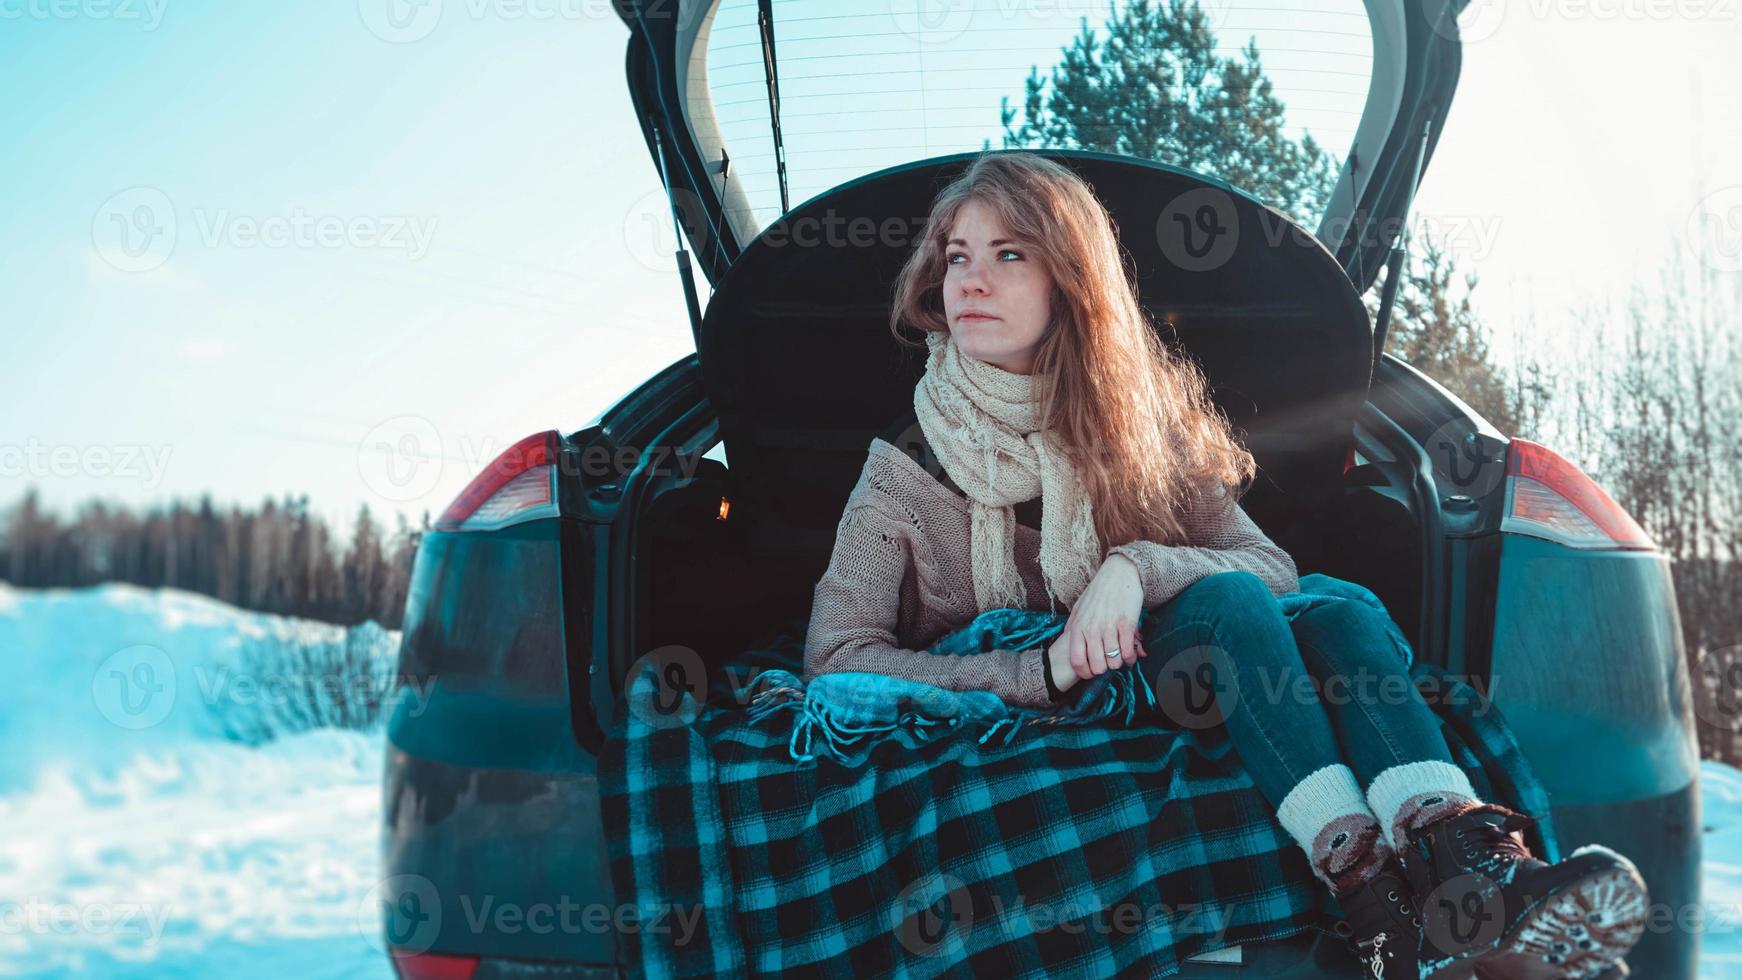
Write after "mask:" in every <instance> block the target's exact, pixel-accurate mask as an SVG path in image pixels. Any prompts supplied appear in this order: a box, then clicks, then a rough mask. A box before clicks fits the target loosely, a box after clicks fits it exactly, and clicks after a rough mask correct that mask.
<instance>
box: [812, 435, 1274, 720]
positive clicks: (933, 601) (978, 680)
mask: <svg viewBox="0 0 1742 980" xmlns="http://www.w3.org/2000/svg"><path fill="white" fill-rule="evenodd" d="M1037 499H1038V498H1037ZM1183 523H1184V525H1185V531H1186V534H1187V536H1188V538H1189V540H1190V541H1191V542H1192V543H1191V544H1190V545H1177V546H1170V545H1162V544H1157V543H1155V542H1152V541H1133V542H1130V543H1128V544H1122V545H1118V546H1116V547H1114V548H1110V549H1108V554H1112V553H1114V552H1118V553H1120V554H1123V555H1126V556H1128V557H1130V558H1131V559H1132V560H1133V561H1135V562H1136V563H1137V567H1138V570H1139V571H1140V573H1141V578H1142V581H1143V607H1144V608H1145V609H1149V608H1152V607H1154V606H1158V605H1160V604H1162V603H1164V602H1166V601H1168V600H1169V599H1171V598H1173V597H1174V596H1175V595H1178V594H1179V593H1180V592H1181V591H1183V590H1184V589H1185V588H1186V586H1188V585H1191V584H1192V583H1193V582H1196V581H1198V580H1199V579H1201V578H1204V577H1205V576H1208V575H1212V574H1214V573H1216V572H1222V571H1229V570H1244V571H1250V572H1253V573H1255V574H1257V575H1258V576H1259V577H1260V578H1262V579H1263V580H1264V582H1265V583H1266V584H1267V585H1269V586H1270V590H1271V592H1272V593H1273V594H1275V595H1278V596H1281V595H1284V594H1286V593H1289V592H1293V591H1295V590H1296V589H1297V588H1299V585H1300V580H1299V578H1298V576H1297V573H1296V570H1295V565H1294V561H1293V559H1291V558H1290V557H1289V556H1288V553H1287V552H1285V551H1283V550H1282V549H1281V548H1279V547H1277V546H1276V545H1275V543H1273V542H1272V541H1271V540H1270V539H1269V538H1268V537H1266V536H1265V535H1264V532H1263V531H1260V530H1259V529H1258V527H1257V525H1255V524H1253V523H1252V519H1251V518H1250V517H1248V516H1246V512H1245V511H1243V510H1241V509H1240V507H1239V506H1238V504H1237V503H1236V502H1235V501H1233V500H1232V499H1230V497H1229V496H1228V495H1227V494H1226V493H1220V494H1218V495H1217V496H1216V497H1215V498H1214V501H1213V502H1212V501H1209V500H1206V501H1204V502H1202V503H1201V504H1200V505H1199V507H1198V508H1197V509H1196V510H1194V511H1193V512H1192V513H1191V514H1189V515H1187V517H1186V519H1185V521H1184V522H1183ZM968 525H969V512H968V502H967V500H965V499H963V498H962V497H961V496H959V495H958V494H957V493H956V492H954V491H952V490H950V489H948V488H946V487H945V486H944V485H943V484H942V483H939V482H938V480H937V479H936V478H934V477H933V476H932V474H931V473H930V472H928V471H927V470H926V468H925V467H924V466H922V465H920V462H919V461H918V460H916V459H915V458H913V457H912V456H909V455H908V454H907V453H906V452H904V451H902V450H901V449H899V448H897V447H896V446H894V445H892V444H891V443H889V442H887V441H885V440H884V439H882V438H875V439H873V440H872V441H871V448H870V453H869V455H868V456H867V458H866V460H865V468H864V470H863V471H862V472H861V473H860V475H859V481H858V483H856V484H854V486H853V490H852V492H851V494H849V495H848V497H847V505H846V507H845V508H844V509H843V511H842V514H841V521H840V524H839V525H838V526H837V528H836V532H835V550H834V554H833V555H832V556H831V558H830V560H829V565H828V568H827V569H826V570H825V571H824V573H823V576H822V578H821V579H820V580H818V582H817V584H816V589H815V592H814V594H813V597H812V602H811V615H810V625H809V627H808V629H807V631H806V635H805V645H804V678H805V679H806V680H809V679H810V678H812V677H815V676H816V675H818V674H826V673H830V672H833V671H843V670H847V671H875V672H877V673H882V674H889V675H893V676H896V677H902V678H906V679H908V680H913V681H920V682H923V683H927V684H934V685H936V686H938V687H942V688H948V689H950V690H955V691H972V690H983V691H991V692H993V693H994V694H997V695H998V696H999V697H1001V698H1003V699H1004V701H1005V702H1006V703H1007V704H1011V705H1014V706H1019V707H1028V708H1044V707H1047V706H1049V705H1050V704H1051V703H1052V702H1051V699H1050V698H1048V696H1047V689H1046V678H1045V674H1044V671H1045V669H1046V666H1045V661H1044V660H1043V659H1042V650H1041V648H1039V647H1036V648H1034V649H1031V650H1024V651H1021V652H1018V653H1012V652H1009V651H1004V650H990V651H986V652H983V653H974V654H962V655H959V656H938V655H934V654H931V653H928V652H926V648H927V647H929V646H930V645H931V644H932V643H934V642H936V641H937V640H938V639H939V638H941V637H942V636H944V635H945V634H947V633H949V632H950V631H951V630H954V629H957V628H960V627H962V626H965V625H967V624H968V623H969V622H971V621H972V620H973V619H974V616H975V615H976V614H977V612H978V609H977V604H976V602H975V600H974V584H973V577H972V574H971V571H970V569H969V566H968V554H969V548H968V543H969V540H968ZM1016 564H1017V568H1018V570H1019V571H1020V572H1021V574H1022V580H1023V585H1024V590H1025V592H1026V593H1027V602H1026V604H1025V605H1026V608H1029V609H1040V610H1045V609H1047V608H1049V602H1048V598H1047V592H1046V584H1045V582H1044V580H1043V579H1042V577H1041V571H1040V532H1039V531H1038V530H1036V529H1035V528H1033V527H1030V526H1028V525H1025V524H1022V523H1020V522H1019V523H1017V525H1016ZM1059 611H1061V612H1063V611H1066V610H1064V609H1061V610H1059Z"/></svg>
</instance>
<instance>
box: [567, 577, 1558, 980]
mask: <svg viewBox="0 0 1742 980" xmlns="http://www.w3.org/2000/svg"><path fill="white" fill-rule="evenodd" d="M1326 595H1337V596H1345V597H1347V596H1356V597H1358V598H1361V599H1362V600H1363V601H1368V602H1372V603H1374V604H1376V605H1377V604H1379V600H1378V599H1377V598H1376V597H1374V596H1373V595H1372V593H1371V592H1370V591H1368V590H1367V589H1365V588H1363V587H1362V586H1359V585H1356V584H1354V583H1351V582H1346V581H1343V580H1340V579H1335V578H1332V577H1330V576H1326V575H1322V574H1317V573H1315V574H1309V575H1305V576H1302V577H1301V587H1300V591H1298V592H1295V593H1290V594H1289V595H1286V596H1283V597H1280V598H1279V599H1278V602H1279V603H1280V604H1281V606H1282V608H1283V610H1284V612H1285V614H1286V615H1288V616H1289V617H1291V618H1292V617H1293V616H1294V615H1297V614H1298V613H1299V612H1300V611H1301V610H1302V609H1305V608H1309V607H1310V605H1311V604H1312V603H1314V602H1315V601H1322V597H1323V596H1326ZM1381 608H1383V606H1381ZM1034 617H1039V619H1038V620H1037V619H1035V618H1034ZM1064 620H1065V617H1064V615H1063V614H1058V615H1056V616H1055V615H1054V614H1051V613H1044V612H1035V611H1029V610H993V611H990V612H987V613H983V614H981V616H980V617H979V618H977V619H976V620H975V621H974V622H973V623H970V624H969V625H967V626H964V627H962V628H961V629H960V630H957V631H955V632H953V633H951V634H949V635H948V636H946V637H944V638H943V639H941V640H940V641H939V643H938V644H936V645H934V646H933V648H932V650H933V652H942V651H945V650H947V649H949V648H950V646H951V644H963V643H972V644H976V645H978V644H982V643H985V644H989V645H990V646H995V647H997V648H1002V649H1026V648H1029V647H1032V646H1034V645H1038V643H1033V642H1029V643H1028V644H1027V645H1026V646H1021V645H1009V644H1007V643H1006V642H999V641H1000V640H1005V641H1008V640H1011V639H1013V638H1015V639H1024V640H1032V639H1033V638H1034V637H1037V636H1045V637H1047V638H1049V639H1050V637H1051V636H1054V635H1056V633H1057V631H1058V630H1059V629H1061V628H1062V627H1063V623H1064ZM1023 631H1027V632H1023ZM803 637H804V623H803V621H802V620H795V621H793V622H791V623H788V624H786V626H785V628H784V629H782V630H780V631H779V632H778V633H777V634H776V635H775V636H774V638H773V639H772V640H770V641H768V642H767V643H763V644H759V645H758V646H757V647H756V648H754V649H751V650H748V651H745V652H744V653H743V654H742V655H741V656H739V657H736V658H734V659H733V660H732V662H731V663H728V664H721V665H714V666H712V667H711V668H708V667H704V666H703V665H701V664H700V663H699V662H692V663H678V662H677V660H682V657H681V656H680V657H678V658H677V660H673V659H672V658H670V657H666V658H663V659H662V658H659V657H649V658H644V659H643V660H642V661H640V662H638V666H639V668H640V669H638V670H635V671H632V673H631V676H630V677H629V678H628V679H627V681H626V685H625V694H624V697H623V698H622V699H621V700H620V701H619V705H618V712H617V715H616V717H615V718H614V719H613V723H612V726H611V730H610V732H609V737H608V740H607V743H606V746H605V749H604V751H603V752H602V753H601V756H600V760H599V779H600V790H601V795H602V808H603V816H604V825H605V831H606V836H607V848H608V851H609V856H610V862H611V874H612V878H613V882H614V885H615V888H616V891H617V899H618V901H619V902H620V903H626V904H628V905H630V906H632V907H633V908H634V909H635V910H636V912H637V915H636V917H635V919H634V922H633V923H632V926H633V927H632V928H630V929H628V930H627V932H628V935H626V937H625V940H624V951H625V953H626V955H627V957H628V960H629V966H630V967H631V969H632V971H634V972H636V973H637V974H640V975H646V976H650V977H668V976H705V975H719V974H724V975H732V976H740V975H747V974H757V975H761V974H773V973H801V974H807V975H810V974H814V975H830V976H833V975H860V976H863V975H873V976H900V977H908V976H925V977H932V976H949V977H955V976H961V977H966V976H979V975H986V974H992V975H999V976H1011V977H1035V978H1040V977H1050V976H1057V975H1061V974H1067V975H1077V976H1094V977H1105V976H1130V977H1159V976H1168V975H1171V974H1173V973H1175V972H1178V970H1179V969H1180V964H1181V962H1182V961H1184V960H1186V959H1187V958H1190V957H1193V956H1197V955H1202V954H1206V953H1210V952H1213V951H1215V950H1219V949H1223V948H1225V947H1228V946H1233V945H1238V944H1242V943H1252V942H1258V941H1263V940H1269V939H1280V938H1284V937H1288V936H1292V935H1295V934H1297V933H1299V932H1301V931H1302V930H1304V929H1318V930H1321V931H1325V932H1334V926H1335V924H1336V921H1337V920H1338V919H1339V918H1340V917H1341V910H1340V909H1339V908H1338V907H1337V904H1336V901H1335V899H1334V897H1333V896H1332V895H1331V894H1330V892H1329V891H1328V890H1327V889H1325V888H1324V887H1323V885H1322V884H1320V883H1319V882H1318V880H1317V879H1316V878H1314V877H1313V875H1312V872H1311V870H1310V868H1309V867H1308V865H1307V860H1306V856H1305V854H1303V853H1302V852H1301V850H1300V848H1299V847H1298V846H1296V845H1295V843H1294V841H1293V840H1292V838H1290V837H1289V836H1288V834H1287V832H1286V831H1284V830H1283V829H1282V827H1281V825H1280V824H1279V823H1278V822H1277V820H1276V815H1275V811H1274V809H1273V808H1272V807H1271V806H1270V804H1269V803H1268V802H1267V801H1266V800H1265V799H1264V798H1263V796H1262V795H1261V794H1259V792H1258V791H1257V789H1256V788H1255V787H1254V786H1253V784H1252V781H1251V779H1250V777H1249V776H1248V775H1247V774H1246V773H1245V771H1244V769H1243V768H1242V766H1241V763H1240V759H1239V756H1238V755H1237V753H1236V752H1235V751H1234V748H1233V745H1232V743H1231V741H1230V740H1229V739H1228V737H1227V734H1226V731H1225V729H1224V728H1222V727H1221V726H1215V727H1192V728H1181V727H1177V726H1171V725H1169V724H1168V722H1167V720H1166V719H1165V718H1164V717H1162V716H1161V715H1159V714H1157V713H1156V712H1155V710H1154V701H1153V697H1152V695H1151V694H1150V693H1149V692H1148V686H1147V684H1146V683H1141V682H1140V681H1137V680H1133V678H1140V677H1141V672H1139V671H1110V672H1108V673H1105V674H1102V675H1101V676H1100V677H1098V678H1097V679H1096V680H1095V681H1091V682H1084V683H1082V684H1080V685H1078V688H1080V689H1082V694H1081V695H1080V696H1079V697H1077V698H1076V699H1074V700H1072V701H1070V702H1069V703H1067V704H1066V705H1063V706H1059V707H1056V708H1054V709H1052V710H1050V711H1042V712H1037V711H1025V710H1018V709H1011V708H1008V707H1006V706H1005V705H1004V703H1003V701H1002V700H1001V699H998V698H997V697H995V696H992V695H989V694H987V695H986V697H989V698H990V699H991V701H990V702H988V701H987V700H986V698H983V697H975V696H973V695H978V694H985V693H986V692H946V691H940V690H939V689H936V688H930V687H928V686H927V685H914V686H911V687H903V686H900V685H897V686H895V687H891V688H887V689H884V693H885V694H890V693H893V694H895V695H896V696H895V697H894V698H893V699H891V698H889V697H869V698H867V697H859V698H858V699H857V700H855V699H854V698H853V696H852V692H855V691H858V692H861V693H862V692H863V690H864V688H863V687H861V686H855V685H852V684H849V683H847V682H844V681H839V680H836V681H829V680H828V678H830V677H834V676H837V675H823V676H821V677H818V678H815V679H813V680H812V682H811V683H810V684H809V685H805V684H804V683H803V682H802V681H800V680H799V678H798V674H799V672H800V670H801V668H802V657H803ZM1393 639H1394V640H1395V641H1396V642H1397V644H1398V649H1399V654H1400V656H1401V657H1402V658H1403V660H1404V662H1405V663H1406V664H1408V670H1409V673H1410V676H1411V677H1412V678H1413V679H1414V680H1415V683H1416V685H1417V687H1418V689H1420V690H1422V692H1423V694H1424V696H1426V700H1427V701H1428V704H1429V705H1430V707H1432V709H1433V710H1434V712H1435V714H1436V715H1437V716H1438V717H1439V719H1440V722H1441V731H1442V733H1443V734H1444V736H1445V739H1446V744H1447V746H1448V748H1449V749H1450V750H1451V752H1452V757H1453V759H1454V760H1455V761H1456V762H1457V763H1458V765H1459V766H1460V768H1462V769H1463V770H1464V771H1465V772H1466V773H1467V774H1468V775H1469V777H1470V780H1471V782H1472V784H1473V785H1474V786H1475V788H1476V789H1477V791H1478V792H1479V793H1480V794H1481V795H1482V796H1483V798H1485V799H1488V800H1492V801H1494V802H1498V803H1502V804H1505V805H1507V806H1510V807H1512V808H1514V809H1517V810H1521V811H1523V812H1526V813H1530V814H1532V815H1535V816H1537V817H1538V818H1539V822H1538V823H1537V824H1535V825H1533V826H1532V827H1531V828H1530V829H1529V830H1527V831H1526V832H1525V833H1526V841H1527V843H1529V844H1530V846H1531V847H1532V849H1533V850H1534V851H1535V852H1536V853H1537V854H1538V855H1539V856H1541V857H1543V858H1544V859H1545V860H1550V861H1553V860H1558V859H1559V856H1560V855H1559V849H1558V846H1557V844H1556V841H1555V837H1554V831H1553V826H1552V823H1551V821H1550V816H1549V806H1548V797H1547V794H1546V792H1545V791H1544V790H1543V788H1542V786H1541V785H1540V784H1539V783H1538V782H1537V780H1536V778H1535V776H1534V774H1533V773H1532V771H1531V769H1530V767H1529V765H1528V763H1527V762H1526V760H1525V758H1524V756H1523V754H1522V752H1521V751H1520V750H1519V748H1518V745H1517V743H1516V742H1515V741H1514V740H1513V738H1512V736H1511V734H1510V732H1509V731H1508V729H1507V728H1506V725H1505V722H1504V720H1503V719H1502V718H1501V716H1500V714H1499V711H1498V710H1497V709H1496V708H1495V707H1494V706H1493V704H1492V703H1491V702H1489V701H1487V700H1486V699H1485V698H1484V697H1483V696H1482V695H1481V694H1480V693H1479V692H1478V691H1476V690H1475V689H1474V688H1473V687H1471V686H1469V685H1468V684H1465V683H1463V681H1461V680H1460V679H1458V678H1455V677H1453V676H1451V675H1449V674H1447V673H1446V672H1445V671H1443V670H1441V669H1439V668H1437V667H1434V666H1432V665H1430V664H1425V663H1421V662H1419V661H1417V660H1416V659H1415V658H1414V656H1413V654H1412V653H1411V652H1410V650H1409V646H1408V644H1407V642H1406V641H1405V640H1404V638H1403V636H1402V633H1401V631H1395V635H1394V637H1393ZM674 663H675V664H676V667H677V669H675V670H674ZM698 674H699V675H700V676H698ZM856 676H857V677H858V678H861V679H865V678H868V676H869V675H864V674H860V675H856ZM877 676H879V677H881V675H877ZM824 682H827V683H824ZM904 683H905V682H904ZM807 688H809V690H807ZM921 689H924V690H921ZM697 692H700V694H701V697H700V698H699V699H698V698H697V697H696V696H695V695H696V693H697ZM1430 695H1431V696H1430Z"/></svg>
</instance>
